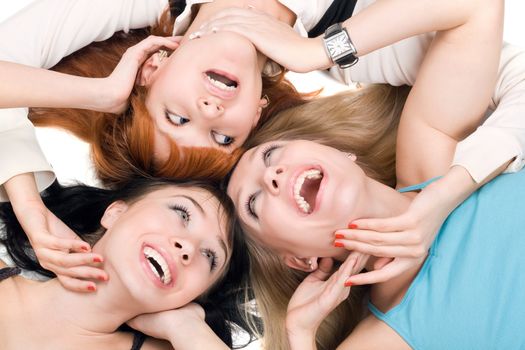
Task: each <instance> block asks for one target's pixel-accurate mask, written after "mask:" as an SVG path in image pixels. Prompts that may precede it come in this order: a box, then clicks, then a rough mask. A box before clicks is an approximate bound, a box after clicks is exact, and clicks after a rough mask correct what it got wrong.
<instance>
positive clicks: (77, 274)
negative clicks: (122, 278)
mask: <svg viewBox="0 0 525 350" xmlns="http://www.w3.org/2000/svg"><path fill="white" fill-rule="evenodd" d="M51 267H53V268H55V270H53V272H55V274H56V275H57V276H58V275H60V276H66V277H70V278H74V279H82V280H97V281H101V282H107V281H108V280H109V276H108V274H107V273H106V272H105V271H104V270H102V269H100V268H97V267H92V266H74V267H69V268H63V267H60V266H51Z"/></svg>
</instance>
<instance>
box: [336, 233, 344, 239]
mask: <svg viewBox="0 0 525 350" xmlns="http://www.w3.org/2000/svg"><path fill="white" fill-rule="evenodd" d="M335 239H345V235H343V234H342V233H336V234H335Z"/></svg>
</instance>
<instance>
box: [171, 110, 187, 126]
mask: <svg viewBox="0 0 525 350" xmlns="http://www.w3.org/2000/svg"><path fill="white" fill-rule="evenodd" d="M166 119H168V121H169V122H170V123H172V124H174V125H176V126H181V125H184V124H186V123H187V122H189V121H190V120H189V119H188V118H186V117H183V116H181V115H178V114H173V113H169V112H166Z"/></svg>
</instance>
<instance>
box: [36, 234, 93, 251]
mask: <svg viewBox="0 0 525 350" xmlns="http://www.w3.org/2000/svg"><path fill="white" fill-rule="evenodd" d="M38 244H39V245H40V246H43V247H45V248H48V249H53V250H61V251H70V250H73V251H79V252H89V251H90V250H91V247H90V245H89V243H87V242H84V241H82V240H81V239H78V238H72V239H71V238H59V237H55V236H53V235H52V234H50V233H46V234H45V235H42V236H41V237H40V238H39V239H38Z"/></svg>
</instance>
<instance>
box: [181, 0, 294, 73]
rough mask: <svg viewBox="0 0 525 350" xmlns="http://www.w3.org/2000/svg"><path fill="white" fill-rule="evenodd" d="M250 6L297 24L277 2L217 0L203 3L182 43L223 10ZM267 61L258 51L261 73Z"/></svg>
mask: <svg viewBox="0 0 525 350" xmlns="http://www.w3.org/2000/svg"><path fill="white" fill-rule="evenodd" d="M249 6H250V7H253V8H255V9H256V10H257V11H259V12H263V13H266V14H268V15H270V16H272V17H274V18H276V19H278V20H279V21H281V22H284V23H286V24H288V25H290V26H292V25H293V24H294V23H295V20H296V16H295V14H294V13H293V12H292V11H290V9H288V8H287V7H286V6H284V5H283V4H281V3H280V2H279V1H277V0H215V1H212V2H207V3H203V4H201V5H200V6H199V10H198V12H197V15H196V16H195V18H194V19H193V21H192V22H191V24H190V26H189V27H188V30H187V31H186V33H185V34H184V38H183V39H182V42H184V41H186V40H189V38H188V36H189V35H190V34H191V33H194V32H197V31H199V29H200V27H201V25H203V24H204V23H205V22H207V21H208V20H210V19H211V18H212V16H214V15H215V14H217V13H218V12H220V11H221V10H224V9H228V8H232V7H242V8H248V7H249ZM266 61H267V57H266V56H265V55H263V54H262V53H260V52H259V51H257V62H258V65H259V68H260V70H261V72H262V69H263V68H264V64H265V63H266Z"/></svg>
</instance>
